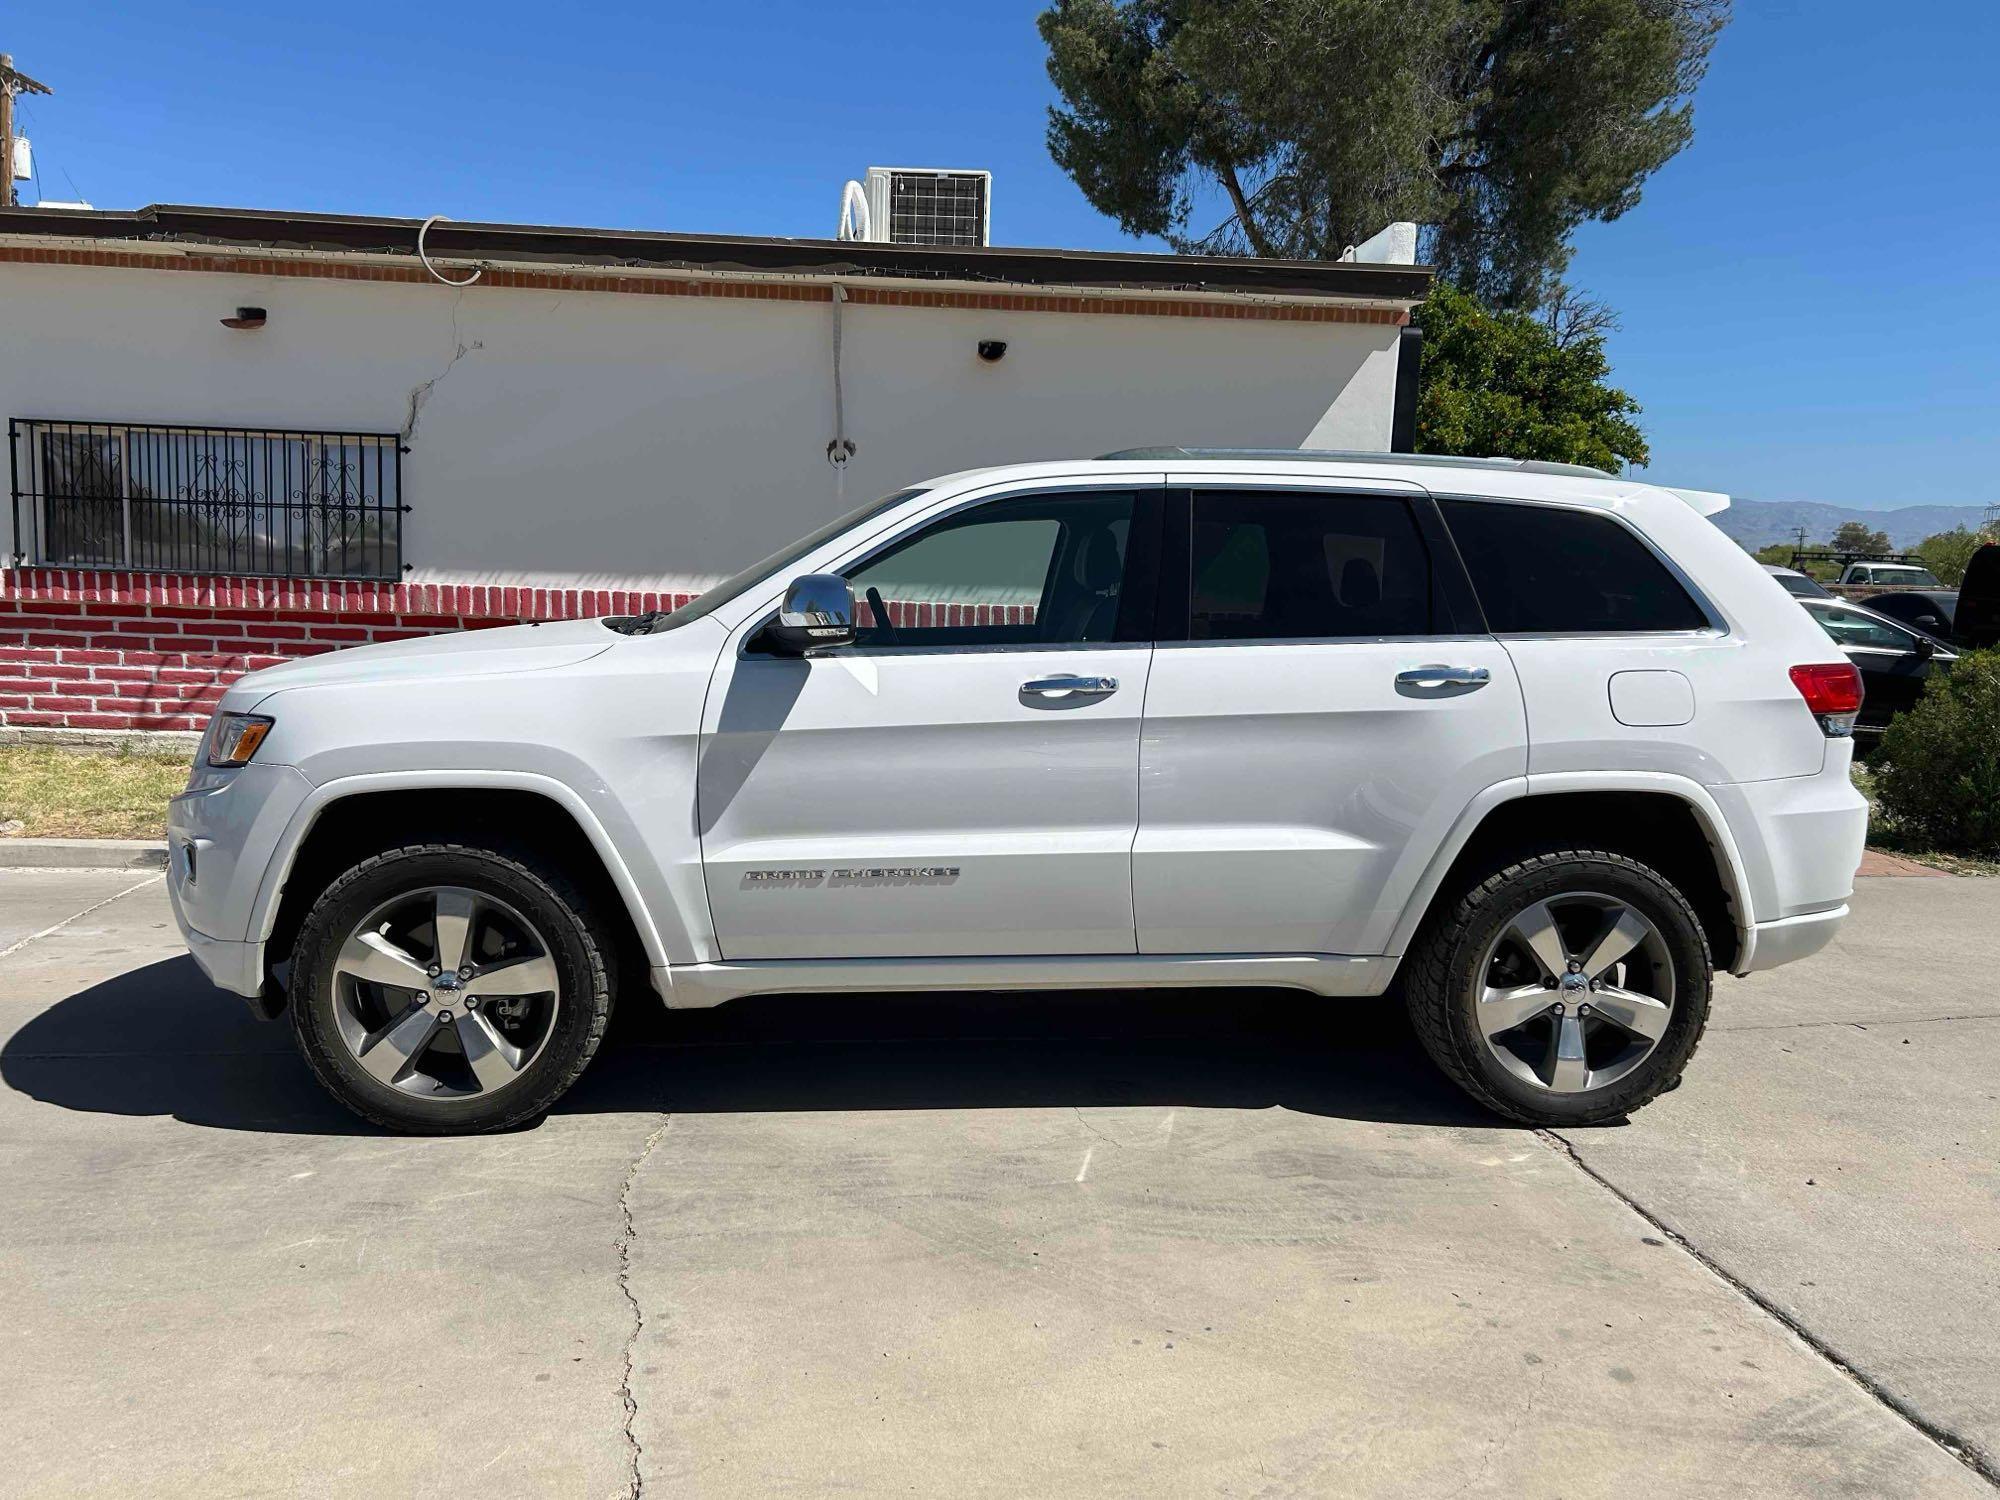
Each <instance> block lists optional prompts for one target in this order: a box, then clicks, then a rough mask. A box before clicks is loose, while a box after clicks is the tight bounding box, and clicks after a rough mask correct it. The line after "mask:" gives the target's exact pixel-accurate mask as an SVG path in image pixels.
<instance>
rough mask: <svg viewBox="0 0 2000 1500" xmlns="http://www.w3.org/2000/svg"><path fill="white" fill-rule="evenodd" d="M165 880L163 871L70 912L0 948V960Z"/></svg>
mask: <svg viewBox="0 0 2000 1500" xmlns="http://www.w3.org/2000/svg"><path fill="white" fill-rule="evenodd" d="M166 878H167V877H166V874H165V872H164V871H163V872H161V873H160V874H158V875H148V876H147V877H146V878H145V879H144V880H141V881H140V882H138V884H136V885H128V886H126V887H125V889H124V890H122V891H120V892H119V893H118V894H117V895H115V896H106V897H105V898H104V899H103V900H102V901H93V902H92V903H91V904H90V905H89V906H86V907H85V908H84V909H83V910H82V911H77V912H71V913H70V914H69V915H68V916H66V917H64V918H63V919H62V920H61V921H60V922H56V923H53V924H52V925H50V926H48V927H44V928H43V929H42V930H41V931H40V932H31V933H29V934H28V935H27V936H26V937H24V938H22V939H20V940H19V941H18V942H14V943H9V944H8V945H7V946H6V947H5V948H0V958H7V957H9V956H11V955H12V954H16V953H19V952H20V951H21V950H22V949H23V948H25V947H27V946H28V944H30V943H35V942H40V941H41V940H42V939H43V938H45V937H54V936H55V935H56V934H57V933H58V932H61V931H62V930H63V929H64V928H65V927H67V926H69V924H70V923H72V922H81V921H82V920H83V919H84V918H85V917H87V916H89V915H90V914H91V913H92V912H94V911H103V910H104V908H105V907H107V906H109V905H110V904H111V903H112V902H114V901H123V900H124V899H125V898H126V897H127V896H129V895H131V894H132V893H133V892H134V891H142V890H144V889H145V888H146V887H147V886H149V885H155V884H158V883H159V882H160V881H162V880H165V879H166Z"/></svg>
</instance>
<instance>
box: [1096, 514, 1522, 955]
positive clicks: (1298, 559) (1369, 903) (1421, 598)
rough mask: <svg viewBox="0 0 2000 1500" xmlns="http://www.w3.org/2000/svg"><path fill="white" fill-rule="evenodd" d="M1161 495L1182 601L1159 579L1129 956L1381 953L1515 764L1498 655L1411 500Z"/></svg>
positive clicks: (1512, 724) (1507, 670) (1518, 718)
mask: <svg viewBox="0 0 2000 1500" xmlns="http://www.w3.org/2000/svg"><path fill="white" fill-rule="evenodd" d="M1170 495H1172V496H1173V497H1174V500H1173V503H1171V504H1170V507H1169V509H1170V513H1175V512H1177V513H1178V514H1179V515H1180V516H1181V517H1182V518H1183V521H1182V524H1183V527H1184V530H1182V531H1181V533H1180V535H1182V536H1185V537H1186V538H1187V542H1186V548H1185V552H1184V553H1181V554H1180V555H1181V557H1182V558H1184V560H1185V564H1186V578H1187V586H1186V591H1185V596H1184V601H1185V602H1184V606H1176V605H1173V604H1171V603H1170V601H1172V599H1173V593H1172V589H1173V585H1172V583H1170V582H1169V583H1163V587H1162V616H1163V620H1164V619H1166V618H1167V617H1169V616H1170V615H1171V616H1172V617H1173V618H1174V620H1175V623H1176V624H1177V625H1178V627H1179V628H1178V629H1177V630H1175V631H1173V632H1172V633H1173V634H1175V635H1178V637H1179V639H1176V640H1171V641H1170V640H1169V638H1168V637H1169V633H1170V632H1169V629H1168V627H1167V625H1166V624H1164V623H1163V625H1162V627H1161V639H1160V643H1159V646H1158V649H1157V650H1156V652H1155V656H1154V662H1153V675H1152V680H1151V682H1150V684H1149V686H1148V689H1147V700H1146V724H1145V735H1144V742H1143V745H1142V749H1141V755H1140V776H1141V781H1140V826H1139V838H1138V842H1137V844H1136V846H1135V848H1134V851H1133V884H1134V901H1135V905H1136V909H1137V917H1138V924H1139V951H1140V952H1142V953H1330V954H1375V953H1381V952H1383V951H1384V946H1385V944H1386V943H1387V941H1388V938H1389V935H1390V932H1391V930H1392V929H1393V927H1394V925H1395V922H1396V919H1397V917H1398V916H1399V915H1400V914H1401V912H1402V909H1403V903H1404V902H1405V901H1406V900H1407V899H1408V897H1409V895H1410V893H1411V891H1412V890H1413V889H1414V888H1415V886H1416V884H1417V882H1418V880H1419V879H1420V878H1421V876H1422V874H1423V871H1424V868H1425V866H1426V864H1427V863H1428V861H1429V859H1430V857H1431V854H1432V852H1433V851H1435V850H1436V849H1437V848H1438V847H1439V846H1440V845H1441V844H1442V843H1443V842H1444V839H1445V835H1446V833H1447V832H1448V831H1449V830H1450V828H1451V826H1452V824H1453V823H1454V822H1455V821H1456V820H1457V818H1458V817H1459V815H1460V814H1461V813H1462V812H1463V811H1464V809H1465V808H1466V806H1467V804H1468V803H1469V802H1470V801H1471V800H1472V798H1473V797H1474V796H1476V795H1477V794H1478V793H1479V792H1480V791H1482V790H1484V789H1485V788H1486V787H1488V786H1490V785H1492V784H1493V783H1495V782H1500V781H1504V780H1507V779H1509V778H1512V777H1518V776H1521V775H1522V774H1523V773H1524V772H1525V770H1526V766H1527V735H1526V725H1525V717H1524V714H1523V711H1522V706H1521V691H1520V687H1519V685H1518V684H1517V683H1516V681H1515V678H1514V671H1513V666H1512V664H1511V662H1510V661H1509V659H1508V656H1507V652H1506V651H1505V649H1504V648H1502V647H1501V645H1500V644H1499V642H1498V641H1496V640H1494V639H1493V637H1491V636H1490V635H1487V634H1486V633H1485V632H1484V628H1483V623H1481V622H1478V621H1477V620H1476V618H1475V616H1474V613H1473V606H1472V604H1471V600H1470V596H1469V591H1468V590H1467V589H1466V587H1465V583H1464V575H1463V572H1462V570H1460V571H1458V572H1456V574H1454V572H1453V570H1454V569H1457V568H1458V564H1457V561H1456V558H1455V556H1454V555H1453V554H1451V553H1450V552H1449V550H1448V549H1449V546H1450V543H1449V541H1448V540H1446V539H1445V538H1444V536H1443V534H1442V530H1441V527H1440V525H1439V522H1438V520H1437V516H1436V512H1435V510H1434V508H1433V507H1432V504H1431V501H1430V499H1429V497H1428V496H1427V495H1426V494H1425V493H1424V492H1423V491H1422V490H1420V489H1418V488H1417V487H1416V486H1414V485H1396V484H1392V483H1389V482H1383V481H1377V482H1375V483H1372V484H1369V485H1367V486H1365V487H1360V486H1358V487H1356V488H1354V489H1339V490H1336V489H1333V488H1331V487H1328V486H1327V485H1326V484H1325V482H1324V481H1320V482H1319V483H1318V484H1314V483H1311V482H1307V481H1292V482H1290V483H1289V484H1287V483H1285V482H1282V481H1276V480H1272V479H1255V480H1253V479H1249V478H1247V477H1246V478H1245V479H1244V480H1243V481H1242V482H1241V483H1240V484H1231V483H1228V482H1227V481H1218V480H1212V479H1204V480H1202V481H1200V482H1198V483H1195V484H1193V485H1192V486H1191V487H1190V488H1189V489H1186V490H1181V489H1174V490H1170ZM1170 524H1171V523H1170ZM1177 551H1178V549H1177V548H1175V547H1173V546H1171V545H1170V546H1169V548H1168V555H1170V556H1173V555H1175V554H1176V552H1177ZM1179 568H1180V563H1179V562H1178V561H1177V563H1176V576H1178V570H1179Z"/></svg>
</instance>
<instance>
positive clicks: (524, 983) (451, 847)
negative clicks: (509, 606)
mask: <svg viewBox="0 0 2000 1500" xmlns="http://www.w3.org/2000/svg"><path fill="white" fill-rule="evenodd" d="M607 947H608V945H607V943H606V942H605V941H604V940H603V938H602V937H601V936H600V935H599V933H598V932H597V930H596V927H595V924H594V923H593V922H592V920H591V916H590V908H589V905H588V903H587V902H586V901H585V899H584V898H583V897H582V895H581V894H580V893H579V892H578V891H577V890H576V889H575V888H574V887H573V886H572V885H571V883H570V882H569V881H568V880H567V879H566V878H565V877H564V876H563V874H562V872H561V871H560V870H557V869H553V868H542V867H540V862H539V861H535V860H534V859H533V858H532V856H524V857H523V858H518V859H517V858H513V857H510V856H509V855H506V854H502V853H500V852H498V851H495V850H489V849H476V848H469V847H467V846H464V845H460V844H447V843H436V844H417V845H411V846H407V847H404V848H400V849H391V850H388V851H386V852H384V853H381V854H378V855H375V856H373V857H371V858H369V859H365V860H363V861H361V862H360V863H359V864H357V865H356V866H355V867H354V868H353V869H351V870H349V871H348V872H347V873H346V874H344V875H342V876H341V877H340V878H339V879H338V880H336V881H334V882H333V884H331V885H330V886H328V887H327V889H326V891H325V892H324V893H323V894H322V895H321V896H320V898H319V900H318V901H316V902H315V903H314V904H313V908H312V910H311V912H309V913H308V914H307V917H306V920H305V924H304V926H303V927H302V928H301V929H300V932H299V938H298V942H297V945H296V946H295V947H294V949H293V961H292V973H291V985H290V989H291V1006H290V1009H291V1013H292V1023H293V1028H294V1030H295V1032H296V1034H297V1037H298V1042H299V1050H300V1051H301V1052H303V1053H304V1054H305V1059H306V1062H307V1063H308V1064H310V1065H311V1067H312V1070H313V1072H314V1073H315V1074H317V1075H318V1077H319V1080H320V1082H321V1083H323V1084H325V1085H326V1087H327V1089H328V1091H329V1092H331V1093H332V1094H333V1095H334V1097H335V1098H337V1099H339V1100H340V1101H341V1103H343V1104H345V1105H346V1106H347V1107H348V1108H349V1109H351V1110H353V1111H354V1112H355V1113H356V1114H358V1115H361V1116H363V1117H364V1118H366V1119H369V1120H372V1121H374V1122H375V1123H376V1124H378V1125H386V1126H388V1127H389V1128H391V1129H393V1130H407V1131H417V1132H423V1133H435V1134H462V1133H467V1132H472V1131H482V1130H499V1129H504V1128H505V1127H507V1126H509V1125H514V1124H518V1123H520V1122H521V1121H523V1120H527V1119H531V1118H533V1117H535V1116H536V1115H539V1114H541V1113H543V1112H544V1111H545V1110H547V1109H548V1108H549V1106H550V1105H552V1104H553V1103H555V1101H556V1099H557V1098H559V1097H560V1096H561V1095H562V1093H563V1092H564V1091H565V1090H566V1089H568V1088H569V1086H570V1085H571V1084H572V1083H574V1082H575V1081H576V1079H577V1077H578V1075H579V1074H581V1073H582V1072H583V1069H584V1065H585V1064H587V1063H588V1062H589V1061H590V1059H591V1056H592V1054H593V1053H595V1052H596V1050H597V1044H598V1042H599V1041H600V1040H601V1039H602V1038H603V1035H604V1028H605V1024H606V1022H607V1021H608V1019H609V1017H610V1013H611V987H610V983H609V980H608V978H607V974H606V966H605V956H604V955H605V952H606V950H607Z"/></svg>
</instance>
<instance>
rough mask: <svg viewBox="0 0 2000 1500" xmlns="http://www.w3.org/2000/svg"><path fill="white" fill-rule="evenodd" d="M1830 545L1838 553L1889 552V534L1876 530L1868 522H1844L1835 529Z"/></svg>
mask: <svg viewBox="0 0 2000 1500" xmlns="http://www.w3.org/2000/svg"><path fill="white" fill-rule="evenodd" d="M1828 545H1829V546H1831V547H1832V548H1833V550H1834V551H1836V552H1887V551H1888V550H1889V533H1888V532H1886V531H1877V530H1875V529H1874V528H1873V527H1871V526H1870V525H1869V524H1868V523H1867V522H1866V521H1842V522H1841V523H1840V524H1839V525H1838V526H1836V527H1834V528H1833V540H1832V541H1831V542H1830V543H1828Z"/></svg>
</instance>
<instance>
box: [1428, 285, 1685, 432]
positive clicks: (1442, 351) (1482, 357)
mask: <svg viewBox="0 0 2000 1500" xmlns="http://www.w3.org/2000/svg"><path fill="white" fill-rule="evenodd" d="M1417 321H1418V322H1419V323H1420V324H1421V325H1422V327H1423V330H1424V355H1423V366H1422V378H1421V384H1420V386H1419V389H1418V394H1417V450H1418V451H1419V452H1422V453H1462V454H1466V455H1468V456H1469V457H1473V458H1541V459H1553V460H1555V461H1556V462H1558V463H1571V464H1590V465H1592V466H1593V467H1595V468H1600V469H1612V470H1616V469H1618V468H1620V467H1622V466H1623V465H1625V464H1643V463H1644V462H1645V461H1646V439H1645V437H1644V435H1643V434H1641V433H1640V431H1639V429H1638V427H1637V426H1635V425H1634V424H1633V421H1632V418H1633V416H1635V415H1636V414H1637V413H1638V410H1639V403H1638V402H1636V401H1634V400H1633V399H1632V398H1631V397H1630V396H1628V395H1626V394H1625V392H1623V391H1621V390H1617V389H1614V388H1613V387H1611V386H1609V385H1606V384H1605V377H1606V376H1608V375H1609V374H1610V373H1611V368H1610V365H1609V364H1608V363H1607V362H1606V361H1605V358H1604V340H1603V337H1602V336H1601V335H1596V334H1592V335H1588V336H1585V337H1582V338H1578V339H1576V340H1574V341H1573V342H1571V343H1569V344H1568V345H1564V344H1560V343H1558V342H1557V341H1556V336H1555V335H1554V333H1552V332H1551V331H1550V329H1549V327H1548V325H1547V324H1546V323H1544V322H1542V321H1541V320H1539V319H1536V318H1533V317H1530V316H1528V315H1527V314H1526V313H1517V312H1490V311H1488V310H1487V309H1485V308H1483V307H1481V306H1480V305H1479V304H1478V303H1477V302H1475V301H1474V300H1473V299H1472V298H1470V297H1468V296H1467V295H1466V294H1465V293H1463V292H1461V291H1458V290H1457V289H1456V288H1453V287H1449V286H1444V285H1440V286H1438V288H1437V289H1436V291H1435V292H1434V293H1433V295H1432V296H1431V299H1430V300H1429V301H1428V302H1426V303H1425V304H1424V305H1423V306H1422V307H1421V308H1419V309H1418V310H1417Z"/></svg>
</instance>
